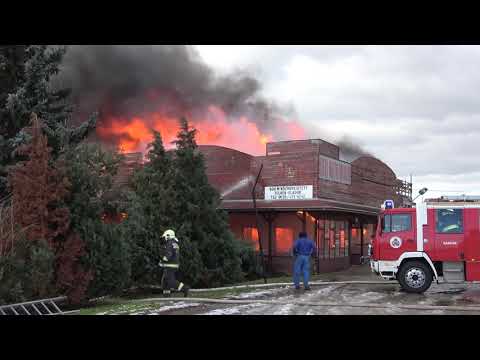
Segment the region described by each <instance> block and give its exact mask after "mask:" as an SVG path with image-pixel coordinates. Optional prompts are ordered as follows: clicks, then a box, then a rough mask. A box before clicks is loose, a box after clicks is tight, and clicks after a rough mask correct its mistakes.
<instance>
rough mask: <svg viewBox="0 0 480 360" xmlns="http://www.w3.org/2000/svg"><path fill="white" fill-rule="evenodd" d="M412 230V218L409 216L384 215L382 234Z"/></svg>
mask: <svg viewBox="0 0 480 360" xmlns="http://www.w3.org/2000/svg"><path fill="white" fill-rule="evenodd" d="M411 228H412V216H411V215H410V214H394V215H385V218H384V220H383V232H384V233H390V232H399V231H409V230H410V229H411Z"/></svg>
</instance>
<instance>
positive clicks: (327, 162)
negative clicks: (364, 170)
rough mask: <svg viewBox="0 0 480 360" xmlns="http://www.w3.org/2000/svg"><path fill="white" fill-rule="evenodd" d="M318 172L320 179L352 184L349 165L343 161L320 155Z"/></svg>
mask: <svg viewBox="0 0 480 360" xmlns="http://www.w3.org/2000/svg"><path fill="white" fill-rule="evenodd" d="M318 170H319V177H320V179H323V180H328V181H334V182H338V183H341V184H346V185H350V184H351V183H352V169H351V165H350V164H349V163H346V162H344V161H340V160H337V159H333V158H330V157H327V156H322V155H320V156H319V168H318Z"/></svg>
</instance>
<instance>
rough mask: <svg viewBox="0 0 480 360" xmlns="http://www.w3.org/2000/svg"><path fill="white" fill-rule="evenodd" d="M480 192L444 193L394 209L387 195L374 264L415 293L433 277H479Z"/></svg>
mask: <svg viewBox="0 0 480 360" xmlns="http://www.w3.org/2000/svg"><path fill="white" fill-rule="evenodd" d="M479 219H480V196H461V197H459V196H448V197H447V196H443V197H441V198H438V199H428V200H425V201H422V202H418V203H417V204H416V206H415V207H412V208H394V206H393V202H392V201H389V200H387V201H386V202H385V203H384V205H383V206H382V211H381V213H380V215H379V217H378V226H377V231H376V234H375V237H374V239H373V241H372V245H371V247H370V266H371V269H372V271H373V272H375V273H376V274H378V275H379V276H381V277H382V278H384V279H388V280H397V281H398V282H399V283H400V285H401V287H402V288H403V289H404V290H405V291H407V292H412V293H423V292H424V291H426V290H427V289H428V288H429V287H430V285H431V283H432V281H437V283H439V282H447V283H450V282H465V281H480V222H479Z"/></svg>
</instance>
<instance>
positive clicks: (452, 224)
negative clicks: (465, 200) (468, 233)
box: [435, 209, 463, 234]
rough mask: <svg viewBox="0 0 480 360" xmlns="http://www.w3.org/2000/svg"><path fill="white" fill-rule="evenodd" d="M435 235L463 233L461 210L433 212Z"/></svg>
mask: <svg viewBox="0 0 480 360" xmlns="http://www.w3.org/2000/svg"><path fill="white" fill-rule="evenodd" d="M435 218H436V223H435V224H436V230H437V233H448V234H452V233H463V209H437V210H435Z"/></svg>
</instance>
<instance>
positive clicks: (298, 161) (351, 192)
mask: <svg viewBox="0 0 480 360" xmlns="http://www.w3.org/2000/svg"><path fill="white" fill-rule="evenodd" d="M266 147H267V153H269V154H272V153H274V154H275V153H277V154H276V155H269V156H259V157H253V156H251V155H248V154H245V153H242V152H239V151H236V150H233V149H228V148H224V147H219V146H200V147H199V148H200V151H202V152H203V153H204V155H205V159H206V166H207V175H208V177H209V180H210V182H211V184H212V185H213V186H214V187H215V188H216V189H217V190H218V191H219V192H220V193H221V194H222V193H223V194H224V199H226V200H227V199H230V200H235V199H250V198H251V190H252V188H253V184H254V181H255V178H256V176H257V174H258V170H259V168H260V164H262V163H263V171H262V176H261V178H260V181H259V184H258V187H257V198H260V199H262V198H263V196H264V187H265V186H277V185H313V196H314V197H315V198H328V199H332V200H338V201H344V202H352V203H358V204H365V205H370V206H375V207H380V204H381V203H382V202H383V201H384V200H385V199H393V200H394V201H396V202H398V201H399V200H400V199H399V198H398V196H396V195H395V194H394V190H393V185H394V181H395V179H396V176H395V174H394V173H393V171H392V170H391V169H390V168H389V167H388V166H387V165H386V164H384V163H383V162H381V161H380V160H378V159H375V158H373V157H368V156H364V157H360V158H358V159H356V160H355V161H353V162H352V164H351V168H352V176H351V178H352V182H351V185H347V184H341V183H337V182H333V181H328V180H323V179H319V173H318V167H319V157H318V156H319V154H323V155H326V156H331V157H333V158H337V159H338V155H339V150H338V147H337V146H335V145H333V144H329V143H327V142H324V141H322V140H301V141H283V142H277V143H269V144H267V146H266Z"/></svg>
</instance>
